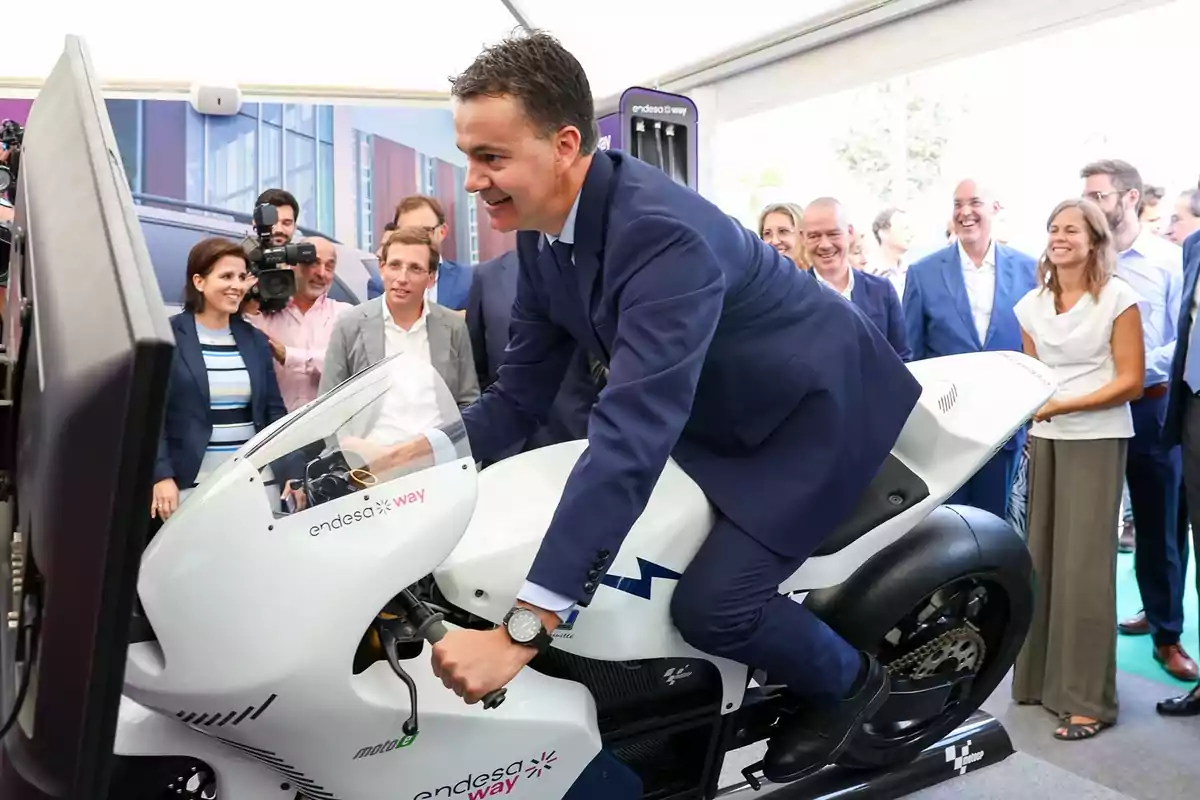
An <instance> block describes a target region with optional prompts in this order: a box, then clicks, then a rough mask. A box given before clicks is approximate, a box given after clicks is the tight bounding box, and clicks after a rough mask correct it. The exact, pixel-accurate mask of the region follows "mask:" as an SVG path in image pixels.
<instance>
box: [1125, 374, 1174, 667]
mask: <svg viewBox="0 0 1200 800" xmlns="http://www.w3.org/2000/svg"><path fill="white" fill-rule="evenodd" d="M1130 408H1131V410H1132V412H1133V431H1134V436H1133V439H1132V440H1130V442H1129V457H1128V460H1127V462H1126V466H1125V480H1126V481H1127V482H1128V483H1129V502H1130V505H1132V506H1133V527H1134V535H1135V546H1136V548H1137V552H1136V555H1135V556H1134V573H1135V574H1136V576H1137V582H1138V590H1139V591H1140V592H1141V595H1142V608H1143V609H1144V610H1145V612H1146V620H1147V621H1148V622H1149V623H1150V630H1151V633H1152V635H1153V637H1154V644H1155V645H1156V646H1160V647H1161V646H1163V645H1171V644H1177V643H1178V642H1179V636H1180V634H1181V633H1182V632H1183V582H1184V575H1185V572H1184V570H1183V562H1182V561H1181V560H1180V553H1179V522H1180V510H1179V486H1180V483H1181V480H1182V471H1183V467H1182V463H1181V460H1180V449H1179V448H1178V447H1167V446H1166V445H1164V444H1163V443H1162V429H1163V421H1164V420H1165V418H1166V414H1167V397H1166V395H1156V396H1152V397H1142V399H1140V400H1137V401H1135V402H1133V403H1131V404H1130Z"/></svg>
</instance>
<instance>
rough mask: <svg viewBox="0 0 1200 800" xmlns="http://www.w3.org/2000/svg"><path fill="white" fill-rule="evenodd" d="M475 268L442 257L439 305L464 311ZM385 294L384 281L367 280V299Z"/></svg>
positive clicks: (438, 280)
mask: <svg viewBox="0 0 1200 800" xmlns="http://www.w3.org/2000/svg"><path fill="white" fill-rule="evenodd" d="M472 272H474V268H472V267H468V266H465V265H463V264H456V263H455V262H453V261H449V260H447V259H442V263H441V264H439V265H438V277H437V303H438V305H439V306H445V307H446V308H452V309H454V310H455V311H464V310H465V309H466V307H467V294H468V293H469V292H470V291H471V273H472ZM381 294H383V281H382V280H381V279H380V278H376V277H372V278H371V279H370V280H368V281H367V299H368V300H374V299H375V298H376V297H379V295H381Z"/></svg>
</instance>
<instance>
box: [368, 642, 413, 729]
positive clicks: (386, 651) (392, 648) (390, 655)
mask: <svg viewBox="0 0 1200 800" xmlns="http://www.w3.org/2000/svg"><path fill="white" fill-rule="evenodd" d="M377 630H378V631H379V643H380V644H381V645H383V655H384V657H386V658H387V662H388V665H389V666H390V667H391V668H392V671H393V672H395V673H396V675H397V677H399V678H400V680H402V681H404V685H405V686H407V687H408V699H409V703H410V704H411V705H412V713H411V714H409V715H408V719H407V720H405V721H404V725H403V726H401V727H402V729H403V731H404V734H405V735H406V736H416V735H417V733H418V732H419V731H420V722H419V720H418V717H417V684H416V682H415V681H413V679H412V676H410V675H409V674H408V673H407V672H405V671H404V667H402V666H400V658H399V656H397V654H396V648H397V646H398V645H399V644H400V640H399V638H398V637H397V636H396V632H395V631H394V630H393V629H392V626H391V625H388V624H386V623H385V622H384V621H383V620H380V621H379V625H378V626H377Z"/></svg>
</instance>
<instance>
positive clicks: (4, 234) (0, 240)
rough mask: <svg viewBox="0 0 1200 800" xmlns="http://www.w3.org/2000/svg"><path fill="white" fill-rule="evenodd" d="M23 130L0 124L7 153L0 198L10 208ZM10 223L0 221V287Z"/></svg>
mask: <svg viewBox="0 0 1200 800" xmlns="http://www.w3.org/2000/svg"><path fill="white" fill-rule="evenodd" d="M24 140H25V129H24V128H22V127H21V125H20V123H18V122H14V121H13V120H11V119H6V120H4V121H3V122H0V149H2V150H3V152H5V153H7V157H6V158H5V159H4V162H3V163H0V198H3V200H4V203H5V204H7V205H9V206H12V205H13V204H15V203H16V202H17V170H18V169H20V168H21V144H22V143H23V142H24ZM12 235H13V232H12V222H11V221H9V220H4V221H0V286H7V285H8V259H9V256H10V253H11V251H12Z"/></svg>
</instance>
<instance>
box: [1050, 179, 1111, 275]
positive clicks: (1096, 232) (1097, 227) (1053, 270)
mask: <svg viewBox="0 0 1200 800" xmlns="http://www.w3.org/2000/svg"><path fill="white" fill-rule="evenodd" d="M1068 208H1077V209H1079V212H1080V213H1081V214H1083V221H1084V224H1085V225H1086V226H1087V231H1088V241H1089V242H1090V243H1091V246H1092V247H1091V251H1090V252H1089V253H1088V257H1087V263H1085V264H1084V265H1083V285H1084V287H1085V288H1086V289H1087V291H1088V293H1089V294H1090V295H1091V296H1092V297H1097V296H1099V294H1100V290H1101V289H1103V288H1104V285H1105V284H1106V283H1108V279H1109V278H1111V277H1112V276H1113V275H1114V274H1115V273H1116V271H1117V248H1116V245H1115V244H1114V243H1113V236H1112V230H1111V229H1110V228H1109V227H1108V218H1107V217H1105V216H1104V212H1103V211H1101V210H1100V206H1098V205H1096V203H1095V202H1093V201H1091V200H1088V199H1087V198H1071V199H1070V200H1064V201H1062V202H1061V203H1059V204H1058V205H1057V206H1055V208H1054V211H1053V212H1051V214H1050V218H1049V219H1047V220H1046V232H1047V233H1049V231H1050V226H1051V225H1053V224H1054V220H1055V219H1057V218H1058V215H1059V214H1061V213H1062V212H1064V211H1066V210H1067V209H1068ZM1037 277H1038V285H1039V286H1041V287H1042V291H1045V290H1046V289H1049V290H1050V291H1051V292H1053V294H1054V296H1055V297H1056V298H1057V297H1060V296H1061V295H1062V286H1061V285H1060V284H1059V282H1058V267H1056V266H1055V265H1054V264H1053V263H1051V261H1050V248H1049V246H1047V247H1046V250H1045V252H1043V253H1042V257H1041V259H1039V260H1038V268H1037Z"/></svg>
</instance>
